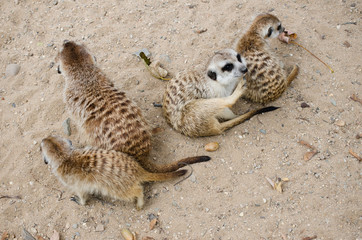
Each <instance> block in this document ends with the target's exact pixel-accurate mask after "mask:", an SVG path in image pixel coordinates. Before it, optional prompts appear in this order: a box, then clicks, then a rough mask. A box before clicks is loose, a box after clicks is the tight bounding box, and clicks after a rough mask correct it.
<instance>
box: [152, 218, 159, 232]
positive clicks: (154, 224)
mask: <svg viewBox="0 0 362 240" xmlns="http://www.w3.org/2000/svg"><path fill="white" fill-rule="evenodd" d="M157 222H158V220H157V218H154V219H152V220H151V222H150V230H153V229H154V228H155V226H156V224H157Z"/></svg>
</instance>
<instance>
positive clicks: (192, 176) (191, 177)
mask: <svg viewBox="0 0 362 240" xmlns="http://www.w3.org/2000/svg"><path fill="white" fill-rule="evenodd" d="M190 180H191V182H193V183H195V182H196V176H195V175H194V174H192V175H191V176H190Z"/></svg>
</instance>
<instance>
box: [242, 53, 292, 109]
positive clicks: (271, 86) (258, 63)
mask: <svg viewBox="0 0 362 240" xmlns="http://www.w3.org/2000/svg"><path fill="white" fill-rule="evenodd" d="M246 61H247V67H248V70H249V71H248V74H247V91H246V93H245V98H247V99H249V100H251V101H254V102H258V103H266V102H269V101H272V100H274V99H276V98H278V97H279V96H280V95H281V94H282V93H283V92H284V90H285V88H286V86H287V84H286V82H285V76H284V71H283V69H282V68H281V67H280V66H279V65H278V64H277V60H276V59H275V58H274V57H273V56H271V55H269V54H267V53H265V52H253V53H249V54H248V55H247V56H246Z"/></svg>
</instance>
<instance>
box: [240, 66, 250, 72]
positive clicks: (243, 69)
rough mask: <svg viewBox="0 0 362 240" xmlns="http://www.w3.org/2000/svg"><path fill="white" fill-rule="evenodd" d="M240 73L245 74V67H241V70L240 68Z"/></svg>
mask: <svg viewBox="0 0 362 240" xmlns="http://www.w3.org/2000/svg"><path fill="white" fill-rule="evenodd" d="M240 72H242V73H247V72H248V69H247V68H246V67H242V68H240Z"/></svg>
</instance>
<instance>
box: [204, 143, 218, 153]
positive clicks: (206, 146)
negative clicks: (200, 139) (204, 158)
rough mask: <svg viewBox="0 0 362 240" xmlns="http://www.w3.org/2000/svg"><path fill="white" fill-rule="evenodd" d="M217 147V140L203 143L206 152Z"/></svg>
mask: <svg viewBox="0 0 362 240" xmlns="http://www.w3.org/2000/svg"><path fill="white" fill-rule="evenodd" d="M218 149H219V143H218V142H211V143H208V144H206V145H205V150H206V151H207V152H214V151H216V150H218Z"/></svg>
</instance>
